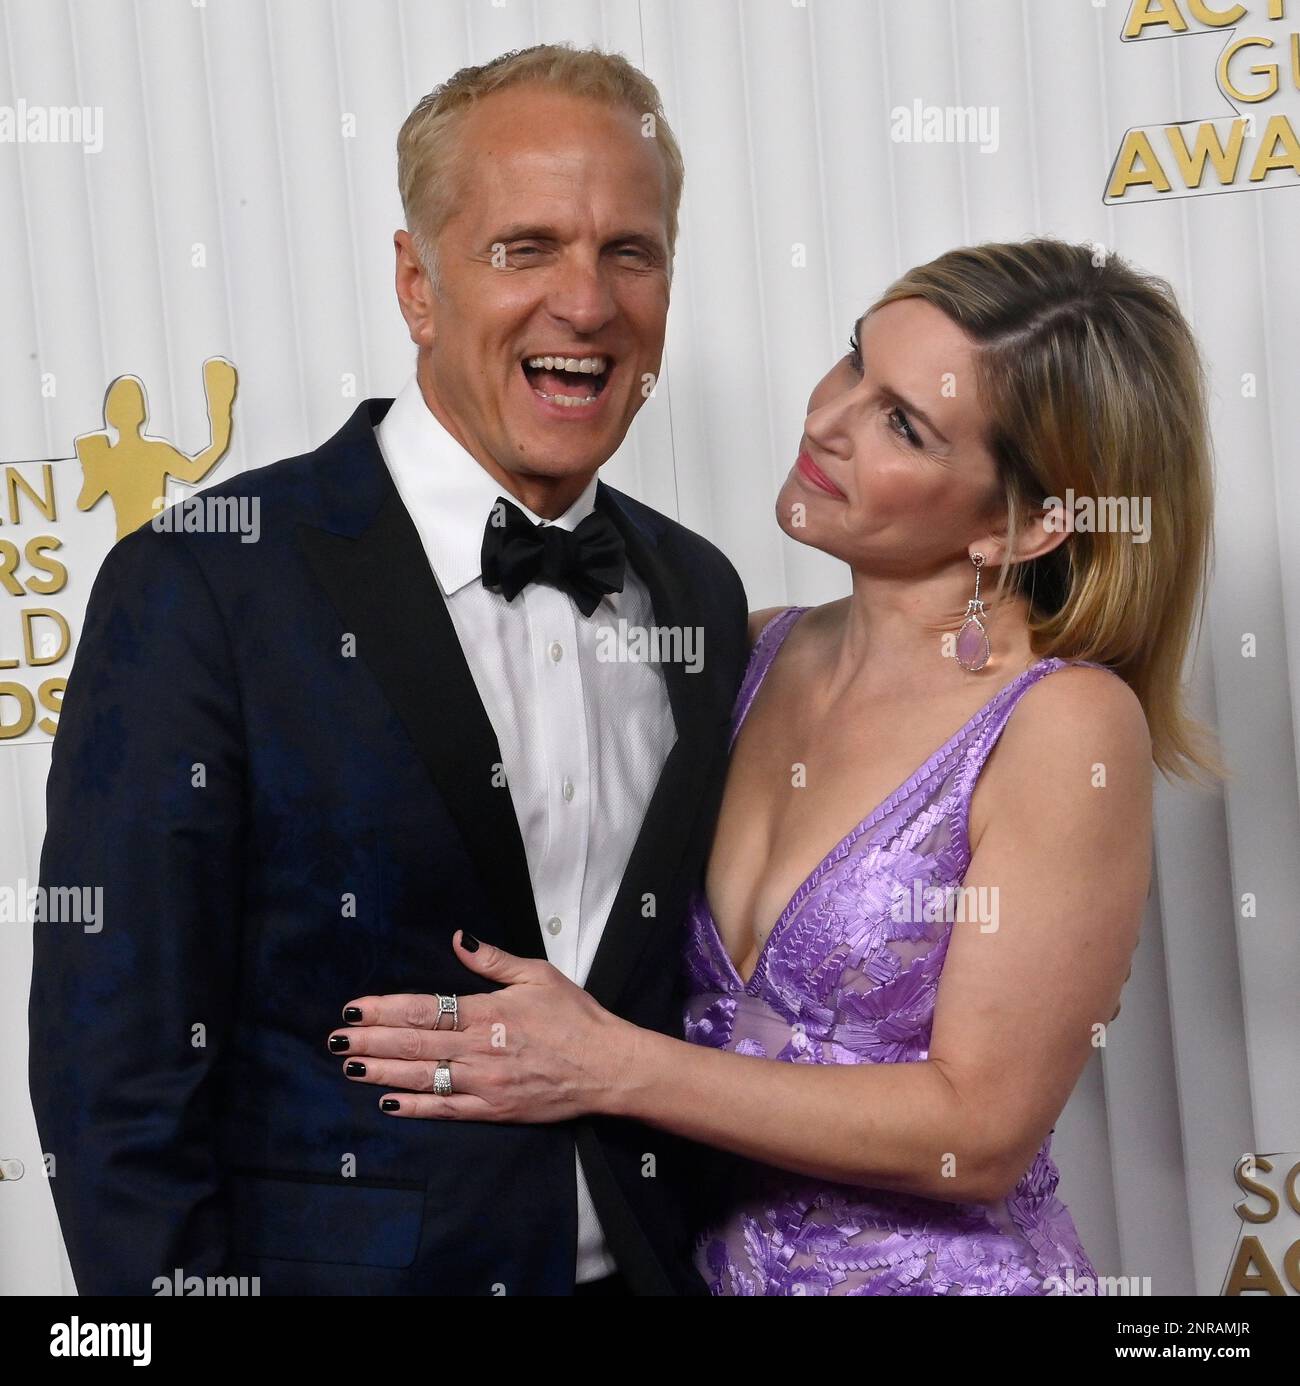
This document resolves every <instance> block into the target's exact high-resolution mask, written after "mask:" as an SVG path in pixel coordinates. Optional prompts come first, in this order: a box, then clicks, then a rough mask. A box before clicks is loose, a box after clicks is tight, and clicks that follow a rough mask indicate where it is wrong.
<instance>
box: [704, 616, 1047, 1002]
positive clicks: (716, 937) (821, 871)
mask: <svg viewBox="0 0 1300 1386" xmlns="http://www.w3.org/2000/svg"><path fill="white" fill-rule="evenodd" d="M791 609H797V610H798V611H799V613H800V614H801V615H802V613H803V612H804V611H807V610H809V608H808V607H800V608H791ZM783 614H784V613H783ZM773 620H780V617H779V616H778V617H774V618H773ZM797 624H798V619H797V618H796V619H795V620H793V621H790V622H789V624H788V625H787V627H786V629H785V630H784V631H783V632H782V634H781V639H780V643H779V644H778V645H777V647H776V651H775V653H774V654H773V655H772V658H771V659H770V660H769V661H768V664H767V668H765V669H764V670H763V672H762V674H760V675H759V679H758V683H757V684H756V685H755V687H754V689H753V691H752V692H751V693H750V695H749V701H748V702H747V703H746V705H745V710H744V712H743V713H742V714H741V717H740V721H739V722H737V723H736V727H735V730H734V731H733V732H732V737H731V745H732V748H733V749H734V747H735V744H736V741H737V739H738V738H739V736H740V730H741V728H742V727H743V726H744V725H745V721H746V719H747V718H748V717H749V714H750V711H751V710H752V709H753V706H754V701H755V699H756V698H757V697H758V694H759V691H760V689H761V688H762V686H763V683H764V682H765V681H766V679H767V676H768V675H769V674H770V673H771V672H772V665H773V664H775V663H776V661H777V659H778V658H779V657H780V653H781V646H782V645H784V644H785V642H786V638H787V637H788V636H789V634H790V631H791V630H793V629H794V627H795V626H796V625H797ZM761 639H762V633H760V636H759V640H760V641H761ZM755 649H757V642H756V643H755ZM1060 662H1061V661H1059V660H1057V659H1056V658H1055V657H1054V656H1047V657H1045V658H1043V659H1037V660H1035V661H1034V662H1033V664H1031V665H1030V666H1029V668H1028V669H1025V670H1022V671H1021V672H1020V673H1019V674H1017V675H1016V677H1015V678H1013V679H1012V680H1011V681H1010V682H1009V683H1005V684H1003V685H1002V687H1001V688H999V689H998V691H997V692H996V693H994V695H993V696H992V697H991V698H990V699H989V700H988V702H986V703H985V704H984V706H983V707H981V708H979V709H978V710H977V711H976V712H975V713H973V714H972V715H971V716H970V717H968V718H967V719H966V721H965V722H963V723H962V725H961V726H960V727H958V728H957V730H956V731H955V732H953V734H952V735H951V736H950V737H949V738H948V739H947V741H945V742H944V743H943V745H941V746H940V747H939V748H938V750H936V751H935V752H934V753H933V754H932V755H930V756H927V757H926V759H925V760H923V761H922V762H921V763H920V765H918V766H917V767H916V769H915V770H913V771H912V773H911V774H910V775H909V776H908V777H907V778H906V779H905V780H904V781H903V782H902V783H901V784H900V785H899V786H898V788H897V789H895V790H893V792H892V793H890V794H887V795H886V796H885V797H884V798H883V799H882V800H881V801H880V802H879V803H878V804H877V805H876V806H875V808H873V809H872V810H871V812H870V813H869V814H867V816H866V817H865V818H863V819H861V820H860V821H859V822H858V823H857V824H856V825H855V826H854V827H852V828H850V829H849V831H848V832H847V833H845V834H844V836H843V837H842V838H840V840H839V841H838V842H836V843H835V844H834V846H832V847H831V849H830V851H829V852H827V853H826V855H825V856H824V857H822V859H821V860H820V861H819V862H818V863H817V865H816V866H814V867H813V869H812V870H811V871H810V872H809V873H808V875H806V876H805V877H804V878H803V880H802V881H800V883H799V885H798V886H797V887H796V888H795V892H794V894H793V895H792V896H791V897H790V899H789V900H788V901H787V902H786V905H785V908H784V909H783V910H782V911H781V913H780V914H779V915H778V916H777V918H776V922H775V923H774V924H773V925H772V927H771V928H770V929H769V930H768V931H767V937H766V938H765V939H764V940H763V944H762V947H760V948H759V950H758V957H757V958H756V959H755V961H754V970H753V971H752V972H751V973H750V974H749V978H748V980H746V979H745V978H743V977H741V975H740V970H739V968H738V967H737V966H736V963H735V960H734V959H733V958H732V956H731V954H730V952H728V950H727V946H726V944H725V943H724V942H723V941H722V930H721V929H719V927H718V921H717V920H716V919H715V918H714V915H713V906H712V904H711V903H710V902H709V897H708V894H707V893H706V892H705V890H704V888H703V887H701V889H700V899H701V902H702V904H703V906H704V914H705V916H706V917H707V920H708V926H709V931H710V933H711V935H712V938H713V943H714V945H715V946H716V948H717V951H718V955H719V957H720V958H721V959H722V960H723V962H724V964H725V965H726V968H727V971H728V972H729V973H730V974H731V977H732V979H733V980H734V981H735V982H736V984H737V985H738V986H739V987H740V989H741V991H742V992H744V993H745V994H747V995H752V994H753V990H752V989H753V986H754V983H755V982H757V981H758V980H759V978H760V977H761V976H762V975H763V965H764V963H765V962H766V961H767V954H768V952H769V951H770V949H771V947H772V944H773V941H774V940H775V939H776V937H777V935H778V934H779V933H781V931H782V930H783V929H784V927H785V925H786V924H787V923H788V922H789V920H790V918H791V917H792V915H793V913H794V911H795V910H796V909H798V907H799V906H800V905H801V904H802V903H803V901H804V898H805V897H806V896H807V894H808V892H809V891H810V890H812V889H813V887H814V886H815V885H816V884H817V882H818V881H819V880H820V879H821V878H822V876H823V875H825V873H826V871H827V870H828V869H829V868H830V867H831V865H833V863H834V862H836V861H838V860H839V858H840V856H841V855H842V854H843V852H844V850H845V848H847V847H850V846H852V845H853V843H854V842H856V841H857V839H858V838H859V837H861V836H862V834H863V833H864V832H866V831H868V830H869V829H870V828H873V827H875V825H876V823H877V822H878V821H879V820H880V818H881V817H882V816H883V815H884V814H885V813H886V812H888V811H889V809H890V808H891V807H893V806H894V804H895V803H897V801H898V800H899V798H900V797H901V796H903V795H905V794H908V793H910V792H911V790H912V789H913V788H914V787H915V782H916V780H917V779H918V777H920V776H921V775H922V774H924V773H925V772H926V771H929V770H931V769H932V768H933V767H934V766H935V764H936V763H938V762H940V761H942V759H943V758H944V757H945V756H946V755H947V754H948V753H949V752H950V751H951V750H952V749H953V747H954V746H955V745H956V744H957V743H958V741H960V740H961V738H962V737H963V736H965V734H966V733H967V732H968V731H969V730H970V729H971V727H972V726H973V725H974V724H975V723H976V722H978V721H979V720H980V718H982V717H983V716H984V715H985V714H986V713H987V712H988V711H989V709H990V708H991V707H992V706H993V705H994V704H995V703H996V702H997V701H998V700H999V699H1000V698H1002V697H1003V696H1005V695H1006V694H1007V693H1009V692H1010V691H1011V690H1012V689H1013V688H1015V687H1016V685H1017V684H1019V683H1020V682H1021V681H1022V680H1023V679H1026V678H1028V677H1029V675H1030V674H1032V673H1033V672H1034V671H1035V670H1036V669H1039V668H1041V667H1042V666H1043V665H1044V664H1052V663H1060Z"/></svg>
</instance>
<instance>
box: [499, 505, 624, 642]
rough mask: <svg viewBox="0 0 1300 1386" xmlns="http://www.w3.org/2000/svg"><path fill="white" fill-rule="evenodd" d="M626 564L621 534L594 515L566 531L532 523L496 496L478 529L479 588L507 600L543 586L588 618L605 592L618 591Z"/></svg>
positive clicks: (611, 524) (512, 506) (522, 513)
mask: <svg viewBox="0 0 1300 1386" xmlns="http://www.w3.org/2000/svg"><path fill="white" fill-rule="evenodd" d="M626 564H627V556H626V554H625V552H624V548H623V536H622V535H621V534H619V532H618V530H617V529H615V528H614V525H613V523H612V522H611V521H610V520H609V519H608V517H606V516H605V515H601V514H597V513H596V512H594V511H593V512H592V513H591V514H590V515H588V516H587V518H586V519H585V520H583V521H582V522H581V524H579V525H578V526H577V528H576V529H574V530H572V531H570V530H567V529H560V528H559V527H558V526H557V525H548V524H540V525H535V524H533V522H532V521H531V520H530V519H529V518H528V516H527V515H525V514H524V512H523V511H522V510H520V509H519V507H518V506H517V505H511V503H510V502H509V501H508V500H506V498H505V497H504V496H499V497H498V498H497V503H496V504H495V505H494V506H493V507H492V513H491V514H490V515H489V516H488V521H487V524H486V525H485V526H484V529H483V586H484V587H487V588H490V589H492V590H493V591H499V592H500V593H501V595H502V596H503V597H505V599H506V601H508V602H512V601H514V599H515V598H516V597H517V596H518V595H519V593H520V592H522V591H523V590H524V588H525V587H527V586H528V584H529V583H530V582H545V583H549V584H550V585H551V586H552V587H558V588H560V589H561V591H564V592H567V593H568V594H569V595H570V596H571V597H572V598H573V600H574V602H576V603H577V607H578V610H579V611H581V612H582V614H583V615H584V616H590V615H591V613H592V612H593V611H595V609H596V607H597V606H598V605H599V604H600V599H601V597H603V596H604V595H605V593H606V592H621V591H622V590H623V573H624V569H625V567H626Z"/></svg>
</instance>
